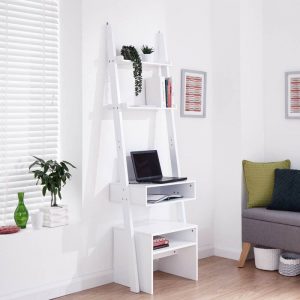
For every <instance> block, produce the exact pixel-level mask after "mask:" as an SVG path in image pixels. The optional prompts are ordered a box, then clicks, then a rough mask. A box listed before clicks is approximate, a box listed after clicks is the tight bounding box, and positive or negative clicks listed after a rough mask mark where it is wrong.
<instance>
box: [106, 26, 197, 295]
mask: <svg viewBox="0 0 300 300" xmlns="http://www.w3.org/2000/svg"><path fill="white" fill-rule="evenodd" d="M106 32H107V53H108V70H109V76H110V83H111V95H112V104H110V105H107V108H110V109H112V111H113V119H114V128H115V138H116V145H117V155H118V168H119V175H120V181H119V182H117V183H112V184H110V200H111V201H112V202H116V203H119V204H121V205H122V208H123V218H124V222H123V224H122V225H120V226H116V227H115V228H114V281H115V282H116V283H119V284H123V285H126V286H128V287H130V290H131V291H132V292H136V293H138V292H140V291H143V292H146V293H149V294H153V270H154V267H155V266H156V268H157V269H159V270H161V271H163V272H168V273H171V274H174V275H178V276H182V277H185V278H189V279H192V280H198V228H197V225H194V224H188V223H187V222H186V214H185V202H186V201H191V200H196V182H195V181H193V180H186V181H179V182H174V183H167V184H151V183H149V184H129V178H128V170H127V153H126V147H125V140H124V131H123V112H124V111H127V110H133V111H137V113H138V111H140V110H145V111H149V112H150V111H154V112H156V111H163V112H164V113H165V114H166V124H167V132H168V141H169V143H168V144H169V153H170V159H171V167H172V175H173V176H178V177H179V176H180V166H179V160H178V150H177V139H176V130H175V122H174V110H175V109H176V107H175V106H174V107H154V106H147V105H144V106H132V105H127V103H124V102H122V101H121V99H122V97H121V92H120V86H119V76H118V72H119V68H123V67H124V66H125V67H126V68H127V67H132V63H131V62H130V61H126V60H122V59H120V57H118V56H116V55H117V51H116V47H115V43H114V36H113V32H112V28H111V25H110V24H108V23H107V24H106ZM157 41H158V48H157V50H156V51H157V52H158V57H159V60H158V62H150V63H149V62H143V67H147V68H154V69H155V70H156V71H157V72H158V74H160V75H161V76H164V77H170V71H169V67H170V66H171V65H170V64H169V61H168V56H167V51H166V46H165V41H164V38H163V35H162V34H161V33H160V32H159V33H158V35H157ZM149 194H167V195H172V194H175V195H176V194H180V195H182V198H178V199H175V200H168V201H164V202H160V203H154V204H153V203H151V204H150V203H148V201H147V197H148V195H149ZM166 204H174V205H177V206H178V218H177V221H162V220H150V221H144V222H139V223H136V222H134V219H133V214H132V205H140V206H144V207H146V208H150V207H154V206H156V205H166ZM156 235H163V236H165V237H166V238H167V239H168V240H169V247H166V248H162V249H156V250H153V238H154V237H155V236H156Z"/></svg>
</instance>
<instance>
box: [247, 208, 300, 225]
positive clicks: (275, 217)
mask: <svg viewBox="0 0 300 300" xmlns="http://www.w3.org/2000/svg"><path fill="white" fill-rule="evenodd" d="M243 218H248V219H254V220H260V221H265V222H272V223H278V224H284V225H290V226H298V227H300V212H291V211H281V210H269V209H266V208H265V207H256V208H247V209H244V210H243Z"/></svg>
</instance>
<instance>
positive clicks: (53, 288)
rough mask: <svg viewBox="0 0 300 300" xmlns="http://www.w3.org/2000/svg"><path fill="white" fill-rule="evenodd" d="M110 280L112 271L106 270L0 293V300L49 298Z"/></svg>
mask: <svg viewBox="0 0 300 300" xmlns="http://www.w3.org/2000/svg"><path fill="white" fill-rule="evenodd" d="M112 281H113V271H112V270H107V271H102V272H96V273H92V274H87V275H83V276H79V277H75V278H72V279H70V280H65V281H60V282H55V283H50V284H47V285H43V286H40V287H38V288H33V289H28V290H22V291H17V292H15V293H12V294H8V295H1V294H0V300H7V299H10V300H49V299H53V298H57V297H61V296H65V295H68V294H72V293H76V292H80V291H83V290H86V289H91V288H94V287H97V286H100V285H104V284H107V283H111V282H112Z"/></svg>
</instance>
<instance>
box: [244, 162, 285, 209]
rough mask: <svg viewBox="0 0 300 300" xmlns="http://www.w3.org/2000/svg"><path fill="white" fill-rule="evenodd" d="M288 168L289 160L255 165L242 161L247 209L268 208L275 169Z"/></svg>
mask: <svg viewBox="0 0 300 300" xmlns="http://www.w3.org/2000/svg"><path fill="white" fill-rule="evenodd" d="M290 167H291V162H290V160H284V161H279V162H270V163H255V162H251V161H248V160H243V169H244V176H245V182H246V188H247V192H248V208H251V207H265V206H268V205H269V204H270V203H271V200H272V193H273V189H274V179H275V169H290Z"/></svg>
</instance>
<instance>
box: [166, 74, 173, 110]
mask: <svg viewBox="0 0 300 300" xmlns="http://www.w3.org/2000/svg"><path fill="white" fill-rule="evenodd" d="M165 93H166V107H172V78H171V77H167V78H166V79H165Z"/></svg>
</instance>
